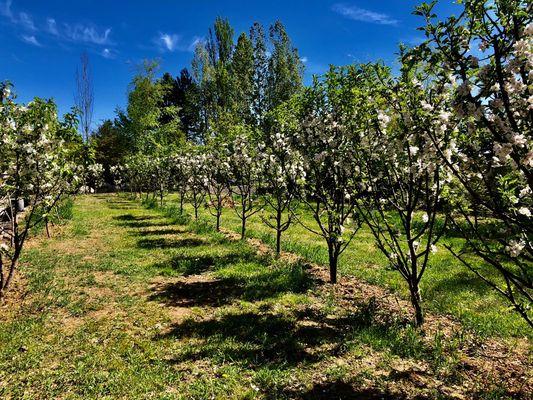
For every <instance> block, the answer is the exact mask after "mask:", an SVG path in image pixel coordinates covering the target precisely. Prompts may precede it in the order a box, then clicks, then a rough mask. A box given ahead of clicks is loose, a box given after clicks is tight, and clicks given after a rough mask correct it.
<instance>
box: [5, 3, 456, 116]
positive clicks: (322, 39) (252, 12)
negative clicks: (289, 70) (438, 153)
mask: <svg viewBox="0 0 533 400" xmlns="http://www.w3.org/2000/svg"><path fill="white" fill-rule="evenodd" d="M418 3H419V1H414V0H381V1H370V0H366V1H363V0H351V1H345V2H343V1H335V0H332V1H328V0H320V1H319V0H306V1H304V0H295V1H289V0H284V1H280V0H270V1H251V0H249V1H245V0H235V1H229V0H218V1H217V0H195V1H178V0H173V1H172V0H152V1H142V0H128V1H126V0H122V1H120V0H115V1H109V0H107V1H103V0H92V1H90V0H76V1H68V2H67V1H64V0H61V1H60V0H46V1H38V0H33V1H31V0H26V1H25V0H11V1H10V0H7V1H6V0H0V81H3V80H9V81H11V82H12V83H13V84H14V85H15V90H16V92H17V93H18V96H19V100H21V101H24V102H26V101H28V100H30V99H31V98H32V97H34V96H40V97H45V98H54V99H55V100H56V102H57V103H58V105H59V108H60V111H61V112H66V111H68V110H69V108H70V107H71V106H72V104H73V94H74V85H75V82H74V76H75V71H76V67H77V65H78V63H79V56H80V54H81V52H82V51H87V52H88V54H89V57H90V61H91V64H92V69H93V76H94V78H93V79H94V91H95V113H94V114H95V115H94V116H95V122H96V123H98V122H99V121H101V120H102V119H104V118H110V117H113V115H114V110H115V108H116V107H117V106H119V107H124V105H125V101H126V92H127V87H128V83H129V82H130V80H131V78H132V76H133V74H134V73H135V66H136V65H138V64H139V63H140V62H141V61H142V60H143V59H146V58H150V59H154V58H157V59H159V60H160V62H161V71H165V72H166V71H168V72H170V73H172V74H173V75H177V74H178V73H179V71H180V70H181V69H182V68H183V67H188V66H189V64H190V60H191V58H192V49H193V47H194V43H195V42H196V41H198V40H202V38H203V37H204V36H205V34H206V32H207V30H208V28H209V27H210V26H211V25H212V23H213V21H214V19H215V18H216V17H217V16H223V17H227V18H229V20H230V22H231V24H232V25H233V27H234V28H235V31H236V34H238V33H240V32H242V31H246V32H247V31H248V30H249V27H250V26H251V25H252V23H253V22H254V21H259V22H261V23H263V24H264V25H265V26H266V27H267V26H268V25H270V24H271V23H272V22H274V21H275V20H276V19H280V20H281V21H282V22H283V23H284V24H285V26H286V28H287V31H288V32H289V35H290V36H291V38H292V39H293V42H294V44H295V45H296V47H297V48H298V49H299V51H300V55H301V57H302V60H303V61H304V62H305V65H306V81H307V82H309V80H310V77H311V76H312V74H318V73H321V72H324V71H325V70H326V69H327V68H328V65H329V64H336V65H345V64H351V63H354V62H365V61H370V60H382V61H384V62H386V63H387V64H390V65H393V63H394V59H395V53H396V52H397V49H398V43H400V42H404V43H406V44H411V45H412V44H416V43H417V42H419V41H420V40H421V38H422V33H421V32H419V31H417V30H416V27H418V26H420V25H421V24H422V21H421V19H420V18H419V17H416V16H413V15H411V12H412V10H413V8H414V6H415V5H416V4H418ZM456 7H457V6H456V5H454V4H453V3H452V0H441V2H440V5H439V7H438V9H437V10H438V11H439V16H440V15H442V16H446V15H449V14H450V13H452V12H453V11H456Z"/></svg>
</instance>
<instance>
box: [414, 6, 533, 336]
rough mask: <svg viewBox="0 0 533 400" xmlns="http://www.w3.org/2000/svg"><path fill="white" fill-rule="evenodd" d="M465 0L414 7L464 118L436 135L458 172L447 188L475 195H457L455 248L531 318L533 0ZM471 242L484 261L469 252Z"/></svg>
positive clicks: (428, 54)
mask: <svg viewBox="0 0 533 400" xmlns="http://www.w3.org/2000/svg"><path fill="white" fill-rule="evenodd" d="M462 3H463V5H464V9H463V12H462V13H461V14H460V15H459V16H458V17H451V18H448V19H446V20H444V21H438V20H437V19H436V15H435V14H434V13H433V6H434V4H435V3H434V2H433V3H431V4H423V5H421V6H420V7H418V8H417V11H416V13H417V14H419V15H422V16H423V17H424V18H425V20H426V26H425V28H424V30H425V32H426V35H427V37H428V41H427V43H425V44H424V45H422V46H420V47H419V48H417V49H415V53H416V55H417V56H422V57H424V58H425V59H427V60H429V61H430V62H431V63H432V66H433V71H434V73H435V74H436V77H435V79H436V80H441V81H443V82H447V83H449V84H450V85H452V86H453V88H452V89H451V90H452V96H453V99H452V100H453V105H454V110H453V118H454V119H456V121H457V124H458V127H459V129H457V130H454V131H451V132H449V133H448V134H447V135H445V136H444V137H439V136H434V135H432V136H431V137H432V139H433V142H434V144H435V145H436V146H437V148H438V150H439V153H440V155H441V159H442V160H443V162H444V163H446V164H447V166H448V167H449V168H450V170H451V171H452V173H453V175H454V177H455V178H456V180H457V182H458V185H457V186H456V188H455V190H454V191H452V193H451V194H452V195H459V196H461V195H462V194H464V193H466V194H467V198H468V200H469V201H468V203H467V204H466V205H463V204H461V203H460V202H456V207H455V211H454V212H453V213H451V222H452V224H453V227H454V228H455V230H456V231H457V232H459V233H460V234H461V235H462V236H463V238H464V239H465V240H466V242H467V244H468V246H465V248H464V249H462V250H461V249H454V248H451V247H450V248H449V249H450V251H451V252H452V253H453V254H454V255H455V256H456V257H457V258H458V259H459V260H460V261H461V262H462V263H463V264H464V265H465V266H467V267H468V268H469V269H470V270H472V271H473V272H474V273H475V274H477V275H478V276H479V277H480V278H481V279H483V280H484V281H485V282H486V283H487V284H489V285H490V286H491V287H492V288H494V289H495V290H496V291H497V292H499V293H500V294H501V295H502V296H504V297H505V298H506V299H507V300H508V301H509V302H510V304H511V305H512V306H513V308H514V309H515V310H516V311H517V312H518V313H519V314H520V315H521V316H522V317H523V318H524V319H525V320H526V321H527V322H528V323H529V324H530V325H531V326H533V319H532V316H531V306H532V305H533V215H532V210H533V196H532V190H533V93H532V92H531V88H532V85H533V81H532V77H533V72H532V67H533V18H532V15H533V10H532V5H531V2H527V1H521V0H496V1H491V2H482V1H475V0H465V1H463V2H462ZM452 148H454V149H455V151H453V154H452V157H450V155H449V154H447V153H446V149H448V150H449V149H452ZM474 210H476V211H477V212H476V213H474V212H473V211H474ZM479 213H482V214H484V215H485V216H486V217H487V219H486V221H485V223H483V224H479V223H478V220H477V218H475V217H474V216H475V215H477V214H479ZM469 250H471V251H473V252H474V253H475V254H476V255H477V256H478V257H479V258H481V259H482V260H483V262H482V263H478V262H472V261H471V259H469V258H468V257H466V252H467V251H469ZM493 272H495V273H496V274H497V276H498V277H497V278H495V277H494V273H493Z"/></svg>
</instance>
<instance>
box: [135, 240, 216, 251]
mask: <svg viewBox="0 0 533 400" xmlns="http://www.w3.org/2000/svg"><path fill="white" fill-rule="evenodd" d="M207 243H208V242H207V241H206V240H204V239H200V238H182V239H167V238H154V239H150V238H148V239H140V240H138V241H137V247H139V248H141V249H148V250H153V249H175V248H180V247H197V246H202V245H205V244H207Z"/></svg>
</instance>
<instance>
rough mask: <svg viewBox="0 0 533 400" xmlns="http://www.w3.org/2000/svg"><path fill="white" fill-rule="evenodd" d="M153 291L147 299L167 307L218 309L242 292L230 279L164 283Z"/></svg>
mask: <svg viewBox="0 0 533 400" xmlns="http://www.w3.org/2000/svg"><path fill="white" fill-rule="evenodd" d="M154 289H155V291H156V292H155V293H154V294H152V295H151V296H150V297H149V299H150V300H155V301H159V302H161V303H164V304H165V305H166V306H168V307H200V306H210V307H219V306H222V305H224V304H228V303H231V302H233V300H234V299H235V298H237V297H239V296H240V295H241V294H242V292H243V288H242V287H241V286H239V285H238V283H237V282H235V281H234V280H232V279H217V280H214V281H207V280H206V281H195V282H174V283H165V284H163V285H160V286H156V287H155V288H154Z"/></svg>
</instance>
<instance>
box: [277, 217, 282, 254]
mask: <svg viewBox="0 0 533 400" xmlns="http://www.w3.org/2000/svg"><path fill="white" fill-rule="evenodd" d="M281 218H282V214H281V208H279V207H278V209H277V210H276V256H277V257H279V255H280V253H281Z"/></svg>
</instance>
